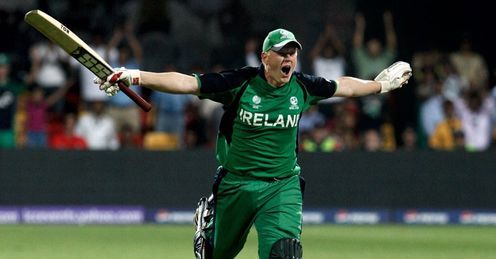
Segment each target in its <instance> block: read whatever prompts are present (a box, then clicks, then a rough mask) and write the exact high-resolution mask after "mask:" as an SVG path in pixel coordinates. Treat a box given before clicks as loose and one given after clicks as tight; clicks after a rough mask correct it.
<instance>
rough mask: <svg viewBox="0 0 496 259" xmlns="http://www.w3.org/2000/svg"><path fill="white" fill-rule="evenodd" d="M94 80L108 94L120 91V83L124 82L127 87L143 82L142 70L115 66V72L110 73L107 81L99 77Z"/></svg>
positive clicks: (112, 94) (111, 94)
mask: <svg viewBox="0 0 496 259" xmlns="http://www.w3.org/2000/svg"><path fill="white" fill-rule="evenodd" d="M93 82H94V83H95V84H98V85H100V86H99V87H100V90H102V91H104V92H105V93H106V94H107V95H108V96H114V95H116V94H117V93H118V92H119V86H118V83H124V85H126V86H127V87H129V86H131V85H139V84H140V82H141V78H140V71H139V70H138V69H126V68H124V67H121V68H114V73H112V74H111V75H109V76H108V77H107V79H106V80H105V81H104V80H102V79H100V78H98V77H97V78H95V79H94V80H93Z"/></svg>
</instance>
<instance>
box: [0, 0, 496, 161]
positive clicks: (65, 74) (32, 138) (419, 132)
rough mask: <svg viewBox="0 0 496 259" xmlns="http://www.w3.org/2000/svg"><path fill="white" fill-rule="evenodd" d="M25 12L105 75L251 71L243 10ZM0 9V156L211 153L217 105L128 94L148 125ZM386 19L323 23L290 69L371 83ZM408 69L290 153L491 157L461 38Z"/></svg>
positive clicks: (480, 97) (131, 7)
mask: <svg viewBox="0 0 496 259" xmlns="http://www.w3.org/2000/svg"><path fill="white" fill-rule="evenodd" d="M8 2H10V1H8ZM26 2H30V1H20V2H18V3H19V5H22V4H25V3H26ZM34 2H35V3H36V4H33V6H30V7H34V8H40V9H43V10H47V12H49V13H51V14H52V15H54V16H56V17H64V18H63V19H60V20H62V21H64V23H65V24H66V25H67V27H69V28H71V29H72V30H73V31H75V32H76V33H78V34H79V35H80V36H81V37H82V38H83V39H84V40H85V41H86V42H88V43H89V45H90V46H92V47H93V48H94V49H95V50H96V51H97V52H98V53H99V54H100V55H101V56H102V57H104V58H105V59H106V60H107V61H108V62H109V63H110V64H111V66H112V67H126V68H130V69H132V68H134V69H144V70H149V71H157V72H158V71H176V70H177V71H181V72H187V73H204V72H216V71H222V70H224V69H229V68H235V67H241V66H259V65H260V59H259V56H260V55H259V54H260V51H261V49H260V48H261V45H262V41H263V36H264V35H265V32H264V31H257V30H255V29H253V28H251V26H250V25H251V19H252V17H251V16H250V13H249V12H248V11H247V10H246V8H245V6H244V5H243V4H241V1H213V0H210V1H207V2H208V4H203V2H202V1H188V4H185V3H182V2H179V1H148V0H143V1H123V2H122V3H119V5H118V6H117V4H111V2H109V3H107V2H106V3H101V4H96V3H93V2H91V1H86V2H83V3H88V2H90V3H93V5H95V6H96V7H97V8H93V9H91V12H92V13H93V15H92V16H89V15H87V16H81V17H79V16H77V15H75V16H69V15H64V12H65V11H67V10H68V9H71V8H84V6H78V3H72V2H69V3H66V6H59V5H57V8H55V7H54V6H53V5H50V2H52V1H34ZM55 2H57V1H55ZM13 3H14V2H13ZM57 3H58V2H57ZM59 4H60V3H59ZM79 5H83V4H82V3H79ZM6 6H7V7H5V6H2V5H0V27H1V30H2V35H12V37H10V38H8V37H7V38H5V39H4V41H2V42H1V43H0V148H51V149H90V150H102V149H112V150H117V149H148V150H178V149H192V148H213V147H214V143H215V140H216V134H217V126H218V124H219V121H220V117H221V115H222V111H223V110H222V106H221V105H220V104H218V103H215V102H212V101H208V100H199V99H198V98H196V97H194V96H187V95H173V94H165V93H158V92H151V91H149V90H147V89H141V88H139V87H133V90H134V91H135V92H137V93H139V94H140V95H142V96H143V97H144V98H145V99H147V100H148V101H150V102H151V103H152V105H153V109H152V111H151V112H149V113H146V112H143V111H142V110H140V108H139V107H138V106H136V104H134V103H133V102H132V101H131V100H130V99H129V98H128V97H127V96H125V95H124V94H123V93H119V94H118V95H116V96H114V97H111V98H109V97H107V96H106V95H105V94H104V93H102V92H101V91H100V90H99V89H98V87H97V86H96V85H95V84H94V83H93V78H94V76H93V74H91V72H89V71H88V70H87V69H85V68H84V67H83V66H81V65H80V64H79V63H77V61H75V60H74V59H72V58H71V57H69V56H68V55H67V54H66V53H65V52H64V51H63V50H61V49H60V48H58V47H57V46H55V45H54V44H52V43H51V42H49V41H48V40H46V39H44V38H43V37H42V36H41V35H40V34H39V33H38V32H37V31H35V30H34V29H33V28H30V27H28V26H27V25H26V24H25V23H24V22H23V20H22V19H23V16H24V13H25V12H23V11H22V8H20V7H19V6H17V5H15V4H12V6H13V7H8V5H6ZM95 6H92V7H95ZM109 10H113V11H112V12H113V16H114V17H116V19H114V22H113V23H105V16H104V15H103V14H102V13H108V12H109ZM383 11H384V12H383V13H381V15H382V16H381V18H382V19H381V22H382V24H381V26H379V27H380V29H381V33H377V34H374V33H370V31H369V30H370V26H369V24H368V20H367V18H366V16H365V15H363V14H362V13H361V12H358V11H357V12H356V13H355V14H354V21H353V22H352V23H350V29H351V30H352V33H351V38H350V39H347V38H346V37H345V36H343V35H342V34H340V31H339V30H337V29H336V26H335V24H333V23H332V22H323V23H322V24H321V30H320V31H321V33H320V35H318V37H317V38H315V39H314V40H312V41H311V42H313V43H314V44H313V46H312V45H307V46H304V50H303V51H302V52H301V53H300V55H299V56H298V59H299V60H300V61H301V62H300V66H298V67H297V70H298V71H301V72H305V73H310V74H315V75H317V76H322V77H325V78H327V79H334V78H337V77H339V76H343V75H350V76H356V77H359V78H363V79H373V78H374V77H375V76H376V75H377V74H378V73H379V72H380V71H381V70H382V69H384V68H386V67H388V66H389V65H390V64H391V63H393V62H394V61H396V60H398V58H399V55H398V40H397V31H396V28H395V22H394V21H395V17H394V13H392V12H390V11H388V10H383ZM82 24H85V26H83V25H82ZM270 29H272V28H270ZM199 35H200V36H199ZM297 36H298V35H297ZM461 36H463V35H461ZM11 39H12V40H11ZM198 41H201V44H199V43H198ZM405 61H408V62H410V63H411V64H412V67H413V78H412V80H411V82H410V83H409V84H408V85H406V86H405V87H406V88H409V89H401V90H399V91H398V92H399V93H396V92H392V93H388V94H381V95H372V96H367V97H362V98H354V99H343V98H330V99H328V100H325V101H323V102H321V103H320V104H319V105H316V106H313V107H312V108H311V109H310V110H308V111H307V112H306V113H304V114H303V115H302V117H301V120H300V128H299V132H300V133H299V134H300V137H299V141H300V150H301V151H304V152H336V151H347V150H365V151H394V150H405V151H411V150H444V151H450V150H466V151H485V150H488V149H491V148H494V147H495V146H496V107H495V101H496V87H493V86H492V85H491V80H490V79H491V76H492V75H491V70H490V69H489V68H488V66H487V63H486V60H485V58H484V57H483V56H482V55H480V54H479V53H478V52H477V51H476V50H474V49H473V48H472V42H471V39H470V37H461V40H460V45H459V48H458V49H456V50H449V51H448V50H447V51H443V50H438V49H432V50H428V51H425V50H422V51H414V54H413V55H412V56H411V57H409V58H408V59H407V60H405ZM302 64H303V65H302ZM304 64H307V65H306V66H305V65H304ZM402 91H404V92H405V93H408V96H407V97H405V96H404V94H403V95H402Z"/></svg>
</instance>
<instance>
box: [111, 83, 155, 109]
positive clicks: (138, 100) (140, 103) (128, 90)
mask: <svg viewBox="0 0 496 259" xmlns="http://www.w3.org/2000/svg"><path fill="white" fill-rule="evenodd" d="M118 86H119V89H120V90H121V91H122V92H124V93H125V94H126V95H127V96H128V97H129V98H131V100H133V101H134V102H135V103H136V104H137V105H138V106H139V107H141V109H143V110H144V111H145V112H148V111H150V110H151V109H152V105H151V104H150V103H149V102H147V101H145V99H143V97H141V96H139V95H138V94H137V93H135V92H133V90H131V88H129V87H127V86H126V85H125V84H124V83H119V84H118Z"/></svg>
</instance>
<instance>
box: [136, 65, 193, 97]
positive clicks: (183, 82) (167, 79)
mask: <svg viewBox="0 0 496 259" xmlns="http://www.w3.org/2000/svg"><path fill="white" fill-rule="evenodd" d="M140 76H141V82H140V85H141V86H143V87H146V88H149V89H152V90H155V91H160V92H166V93H176V94H195V95H199V94H200V88H199V86H198V81H197V80H196V78H195V77H194V76H190V75H186V74H181V73H178V72H164V73H153V72H146V71H141V73H140Z"/></svg>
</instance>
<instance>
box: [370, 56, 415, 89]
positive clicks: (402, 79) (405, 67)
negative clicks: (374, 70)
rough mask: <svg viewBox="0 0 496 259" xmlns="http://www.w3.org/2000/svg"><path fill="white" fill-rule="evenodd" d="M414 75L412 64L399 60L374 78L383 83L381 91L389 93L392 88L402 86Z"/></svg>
mask: <svg viewBox="0 0 496 259" xmlns="http://www.w3.org/2000/svg"><path fill="white" fill-rule="evenodd" d="M411 76H412V68H411V67H410V64H408V63H406V62H403V61H398V62H395V63H394V64H392V65H391V66H389V67H388V68H386V69H384V70H382V72H381V73H379V75H377V76H376V77H375V78H374V80H375V81H378V82H379V83H381V93H387V92H389V91H391V90H394V89H398V88H401V87H402V86H403V85H404V84H407V83H408V80H409V79H410V77H411Z"/></svg>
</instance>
